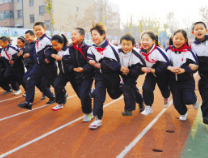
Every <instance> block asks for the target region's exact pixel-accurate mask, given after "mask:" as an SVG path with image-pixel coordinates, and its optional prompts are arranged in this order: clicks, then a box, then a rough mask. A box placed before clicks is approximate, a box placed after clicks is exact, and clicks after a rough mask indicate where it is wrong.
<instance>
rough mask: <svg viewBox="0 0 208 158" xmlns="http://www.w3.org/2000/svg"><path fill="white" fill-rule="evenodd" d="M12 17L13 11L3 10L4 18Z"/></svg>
mask: <svg viewBox="0 0 208 158" xmlns="http://www.w3.org/2000/svg"><path fill="white" fill-rule="evenodd" d="M10 18H14V12H13V11H12V10H7V11H4V19H10Z"/></svg>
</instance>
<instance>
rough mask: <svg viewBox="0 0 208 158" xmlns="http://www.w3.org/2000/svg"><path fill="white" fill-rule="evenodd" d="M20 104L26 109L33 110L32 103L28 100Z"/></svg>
mask: <svg viewBox="0 0 208 158" xmlns="http://www.w3.org/2000/svg"><path fill="white" fill-rule="evenodd" d="M18 106H19V107H20V108H24V109H28V110H32V103H28V102H25V103H23V104H20V103H19V104H18Z"/></svg>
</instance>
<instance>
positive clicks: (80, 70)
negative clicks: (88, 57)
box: [76, 67, 84, 72]
mask: <svg viewBox="0 0 208 158" xmlns="http://www.w3.org/2000/svg"><path fill="white" fill-rule="evenodd" d="M83 71H84V69H83V68H82V67H78V68H77V71H76V72H83Z"/></svg>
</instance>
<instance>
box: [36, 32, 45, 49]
mask: <svg viewBox="0 0 208 158" xmlns="http://www.w3.org/2000/svg"><path fill="white" fill-rule="evenodd" d="M43 37H45V34H44V35H43V36H42V37H41V38H40V39H39V40H38V39H37V40H36V47H37V49H38V43H39V41H40V40H41V39H43Z"/></svg>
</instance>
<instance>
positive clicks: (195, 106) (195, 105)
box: [193, 100, 199, 109]
mask: <svg viewBox="0 0 208 158" xmlns="http://www.w3.org/2000/svg"><path fill="white" fill-rule="evenodd" d="M193 107H194V109H198V108H199V102H198V100H197V101H196V103H194V104H193Z"/></svg>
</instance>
